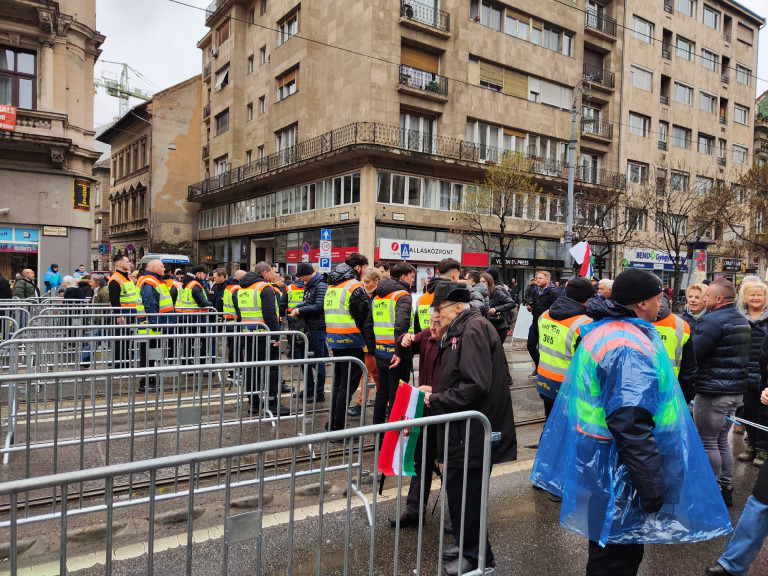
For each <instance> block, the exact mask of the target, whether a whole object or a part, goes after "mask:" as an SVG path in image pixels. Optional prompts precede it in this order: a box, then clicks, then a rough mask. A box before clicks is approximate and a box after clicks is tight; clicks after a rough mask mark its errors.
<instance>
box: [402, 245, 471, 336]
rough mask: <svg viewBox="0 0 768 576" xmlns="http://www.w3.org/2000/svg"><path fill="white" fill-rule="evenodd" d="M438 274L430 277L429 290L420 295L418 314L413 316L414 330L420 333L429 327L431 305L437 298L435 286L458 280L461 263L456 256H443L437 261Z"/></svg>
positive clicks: (417, 306) (417, 305) (417, 307)
mask: <svg viewBox="0 0 768 576" xmlns="http://www.w3.org/2000/svg"><path fill="white" fill-rule="evenodd" d="M437 273H438V276H434V277H433V278H430V280H429V283H428V284H427V290H426V292H424V294H422V295H421V296H420V297H419V301H418V303H417V304H416V315H415V316H414V318H413V332H414V333H415V334H418V333H419V332H421V331H422V330H424V329H426V328H429V307H430V306H432V300H434V298H435V288H437V286H438V285H439V284H441V283H442V282H458V281H459V276H460V275H461V264H459V261H458V260H455V259H454V258H443V259H442V260H440V262H438V263H437Z"/></svg>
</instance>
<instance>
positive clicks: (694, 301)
mask: <svg viewBox="0 0 768 576" xmlns="http://www.w3.org/2000/svg"><path fill="white" fill-rule="evenodd" d="M706 294H707V285H706V284H691V285H690V286H688V289H687V290H686V291H685V299H686V304H685V309H684V310H683V313H682V314H680V318H682V319H683V320H685V321H686V322H687V323H688V326H690V327H691V338H693V335H694V333H695V332H696V326H697V325H698V323H699V320H701V318H702V316H704V314H706V313H707V308H706V306H704V296H705V295H706Z"/></svg>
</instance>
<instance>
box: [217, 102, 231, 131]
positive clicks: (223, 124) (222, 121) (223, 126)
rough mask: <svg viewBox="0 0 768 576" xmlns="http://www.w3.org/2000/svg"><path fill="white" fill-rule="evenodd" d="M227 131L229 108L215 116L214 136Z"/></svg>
mask: <svg viewBox="0 0 768 576" xmlns="http://www.w3.org/2000/svg"><path fill="white" fill-rule="evenodd" d="M227 130H229V108H227V109H226V110H224V112H221V113H220V114H217V115H216V136H218V135H219V134H223V133H224V132H226V131H227Z"/></svg>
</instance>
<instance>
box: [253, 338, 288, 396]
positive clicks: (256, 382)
mask: <svg viewBox="0 0 768 576" xmlns="http://www.w3.org/2000/svg"><path fill="white" fill-rule="evenodd" d="M273 344H274V340H273V339H271V338H267V337H266V336H259V337H252V338H248V339H247V340H246V344H245V360H246V362H264V361H266V360H279V359H280V347H279V346H273ZM277 372H278V367H277V366H261V367H256V368H247V369H246V370H245V389H246V391H247V392H248V395H249V397H250V401H251V410H253V409H254V406H255V405H256V401H257V400H258V398H259V393H260V392H262V391H263V390H264V389H265V388H266V389H267V396H268V403H269V404H270V405H275V404H277V403H278V401H279V398H278V395H279V392H280V390H279V384H278V377H277Z"/></svg>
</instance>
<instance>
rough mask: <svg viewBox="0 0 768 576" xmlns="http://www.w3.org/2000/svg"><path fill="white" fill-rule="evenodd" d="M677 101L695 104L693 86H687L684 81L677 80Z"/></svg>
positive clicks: (687, 104)
mask: <svg viewBox="0 0 768 576" xmlns="http://www.w3.org/2000/svg"><path fill="white" fill-rule="evenodd" d="M675 102H680V104H685V105H686V106H692V105H693V87H692V86H687V85H686V84H683V83H682V82H675Z"/></svg>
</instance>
